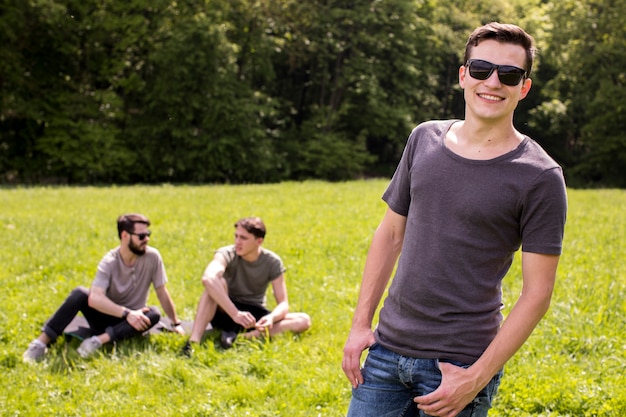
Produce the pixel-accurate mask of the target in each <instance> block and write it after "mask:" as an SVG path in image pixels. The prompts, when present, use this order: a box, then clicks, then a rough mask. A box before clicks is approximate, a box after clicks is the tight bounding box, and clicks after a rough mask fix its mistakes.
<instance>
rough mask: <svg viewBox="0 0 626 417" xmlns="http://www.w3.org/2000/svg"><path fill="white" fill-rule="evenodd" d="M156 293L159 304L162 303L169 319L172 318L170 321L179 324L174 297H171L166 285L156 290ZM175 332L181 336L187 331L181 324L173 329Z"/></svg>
mask: <svg viewBox="0 0 626 417" xmlns="http://www.w3.org/2000/svg"><path fill="white" fill-rule="evenodd" d="M155 291H156V295H157V298H158V299H159V302H160V303H161V307H163V310H164V311H165V314H167V317H169V318H170V320H171V321H172V324H173V323H179V320H178V317H177V316H176V307H174V301H172V297H170V293H169V291H167V288H165V285H162V286H160V287H159V288H156V289H155ZM173 330H174V331H175V332H177V333H179V334H184V333H185V331H184V330H183V328H182V327H181V326H180V324H179V325H178V326H175V327H173Z"/></svg>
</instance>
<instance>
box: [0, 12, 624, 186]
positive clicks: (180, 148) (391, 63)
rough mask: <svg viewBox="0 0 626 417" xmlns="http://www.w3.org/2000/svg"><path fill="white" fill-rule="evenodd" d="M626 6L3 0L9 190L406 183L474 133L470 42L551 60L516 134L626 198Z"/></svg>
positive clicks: (2, 115)
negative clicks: (400, 179) (511, 35)
mask: <svg viewBox="0 0 626 417" xmlns="http://www.w3.org/2000/svg"><path fill="white" fill-rule="evenodd" d="M625 3H626V0H613V1H611V0H594V1H591V0H583V1H575V0H559V1H558V2H556V1H554V2H551V1H541V0H528V1H523V2H522V1H519V0H509V1H504V0H495V1H493V0H492V1H462V0H455V1H446V2H444V1H440V0H429V1H426V0H385V1H382V0H374V1H372V0H369V1H365V0H363V1H347V0H325V1H322V0H311V1H307V2H302V1H295V0H281V1H274V0H193V1H192V0H181V1H171V0H169V1H165V0H150V1H148V0H129V1H126V2H120V1H114V0H80V1H79V0H66V1H60V0H57V1H55V0H1V1H0V40H1V41H2V42H0V183H5V184H6V183H9V184H11V183H25V184H28V183H64V184H65V183H69V184H96V183H120V184H124V183H157V182H190V183H212V182H216V183H250V182H275V181H283V180H302V179H308V178H317V179H324V180H331V181H339V180H347V179H352V178H358V177H368V176H390V175H391V174H392V173H393V170H394V168H395V166H396V164H397V162H398V160H399V157H400V154H401V152H402V149H403V146H404V142H405V140H406V138H407V136H408V134H409V133H410V130H411V129H412V128H413V127H414V126H415V125H416V124H417V123H419V122H421V121H424V120H427V119H432V118H451V117H456V118H462V117H463V100H462V94H461V91H460V89H459V87H458V82H457V81H458V68H459V66H460V65H461V64H462V62H461V61H462V54H463V49H464V45H465V41H466V39H467V36H468V35H469V33H470V32H471V31H472V30H473V29H474V28H475V27H476V26H478V25H480V24H483V23H486V22H489V21H492V20H498V21H503V22H511V23H516V24H519V25H520V26H522V27H524V28H525V29H526V30H527V31H528V32H530V33H531V34H533V36H534V37H535V39H536V41H537V44H538V47H539V51H540V53H539V59H538V63H537V67H536V69H535V71H534V72H533V75H532V78H533V89H532V90H531V94H530V95H529V97H527V98H526V99H525V100H523V101H522V102H521V103H520V108H519V110H518V112H517V114H516V120H515V123H516V126H517V127H518V129H520V130H521V131H522V132H524V133H527V134H529V135H530V136H531V137H533V138H535V139H536V140H537V141H538V142H540V143H541V144H542V145H543V146H544V147H545V148H546V150H548V152H549V153H550V154H551V155H552V156H553V157H554V158H555V159H557V161H558V162H559V163H561V164H562V165H563V166H564V168H565V172H566V176H567V179H568V183H569V184H570V185H575V186H617V187H625V186H626V128H625V127H626V126H624V125H625V123H626V115H625V106H626V91H625V90H624V82H625V81H626V72H625V71H626V70H625V68H626V33H625V31H626V29H625V25H624V23H623V19H622V14H623V12H624V11H626V4H625Z"/></svg>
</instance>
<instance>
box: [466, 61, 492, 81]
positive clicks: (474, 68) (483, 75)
mask: <svg viewBox="0 0 626 417" xmlns="http://www.w3.org/2000/svg"><path fill="white" fill-rule="evenodd" d="M493 68H494V66H493V64H491V63H490V62H487V61H472V62H470V64H469V71H470V75H471V76H472V78H476V79H477V80H486V79H487V78H489V76H490V75H491V72H492V71H493Z"/></svg>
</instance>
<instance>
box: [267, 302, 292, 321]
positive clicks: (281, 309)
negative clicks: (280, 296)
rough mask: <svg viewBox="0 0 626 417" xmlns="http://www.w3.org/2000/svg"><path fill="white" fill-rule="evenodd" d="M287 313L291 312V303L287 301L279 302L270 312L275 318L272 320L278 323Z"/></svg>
mask: <svg viewBox="0 0 626 417" xmlns="http://www.w3.org/2000/svg"><path fill="white" fill-rule="evenodd" d="M287 313H289V303H288V302H287V301H283V302H280V303H278V304H277V305H276V307H274V309H273V310H272V312H271V313H270V314H271V315H272V318H273V320H272V321H273V322H274V323H276V322H279V321H281V320H282V319H284V318H285V316H286V315H287Z"/></svg>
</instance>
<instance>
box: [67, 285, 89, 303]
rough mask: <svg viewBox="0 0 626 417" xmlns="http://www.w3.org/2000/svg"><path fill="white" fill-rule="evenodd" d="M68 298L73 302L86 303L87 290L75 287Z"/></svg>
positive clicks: (87, 297)
mask: <svg viewBox="0 0 626 417" xmlns="http://www.w3.org/2000/svg"><path fill="white" fill-rule="evenodd" d="M68 298H70V299H72V300H73V301H78V302H81V301H84V302H87V300H88V299H89V289H88V288H86V287H83V286H80V287H76V288H74V289H73V290H72V292H71V293H70V295H69V296H68Z"/></svg>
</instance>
